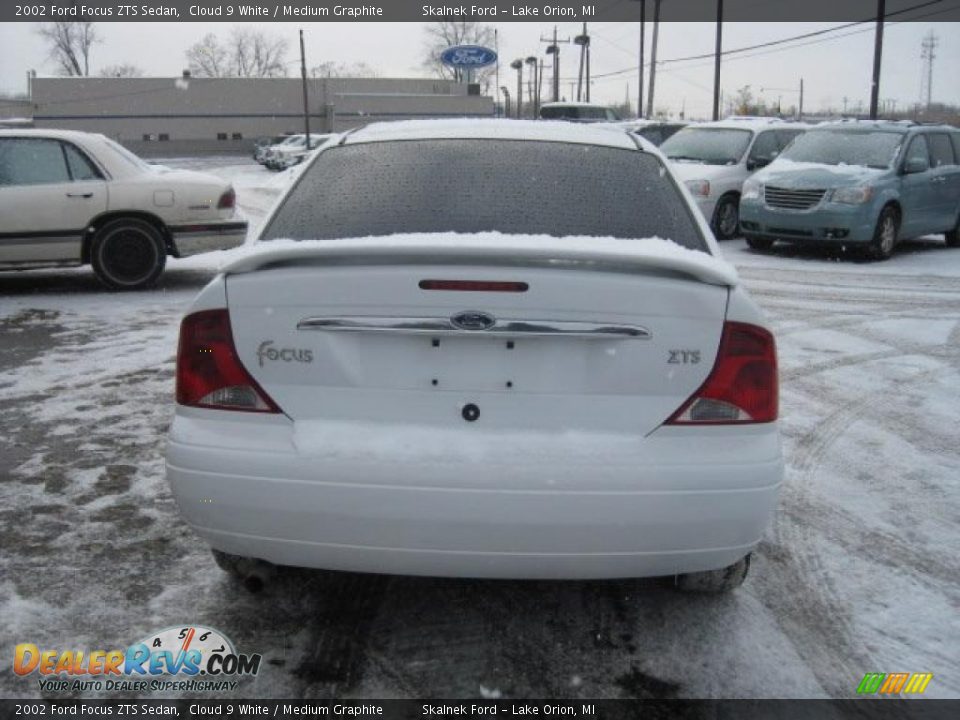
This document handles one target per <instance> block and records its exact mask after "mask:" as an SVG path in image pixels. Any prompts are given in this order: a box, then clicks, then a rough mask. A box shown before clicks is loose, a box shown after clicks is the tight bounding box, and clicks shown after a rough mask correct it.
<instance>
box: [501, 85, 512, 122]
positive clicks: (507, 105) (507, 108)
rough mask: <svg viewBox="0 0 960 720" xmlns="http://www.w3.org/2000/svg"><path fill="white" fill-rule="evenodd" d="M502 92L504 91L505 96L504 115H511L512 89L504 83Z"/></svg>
mask: <svg viewBox="0 0 960 720" xmlns="http://www.w3.org/2000/svg"><path fill="white" fill-rule="evenodd" d="M500 92H502V93H503V98H504V104H503V116H504V117H510V91H509V90H508V89H507V86H506V85H503V86H502V87H501V88H500Z"/></svg>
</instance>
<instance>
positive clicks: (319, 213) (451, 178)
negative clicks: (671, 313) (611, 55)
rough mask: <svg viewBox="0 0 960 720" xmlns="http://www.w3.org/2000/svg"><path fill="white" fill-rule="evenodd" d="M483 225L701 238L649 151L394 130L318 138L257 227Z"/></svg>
mask: <svg viewBox="0 0 960 720" xmlns="http://www.w3.org/2000/svg"><path fill="white" fill-rule="evenodd" d="M466 188H469V192H466ZM487 231H496V232H502V233H508V234H517V235H550V236H553V237H558V238H562V237H569V236H592V237H615V238H624V239H634V238H646V237H654V236H658V237H662V238H668V239H670V240H673V241H674V242H676V243H678V244H680V245H683V246H685V247H688V248H692V249H696V250H706V246H705V241H704V239H703V237H702V235H701V234H700V232H699V231H698V229H697V224H696V221H695V218H694V215H693V213H692V212H691V211H690V209H689V207H688V206H687V205H686V203H685V202H684V201H683V199H682V196H681V194H680V193H679V191H678V189H677V187H676V186H675V184H674V183H673V181H672V180H671V178H670V176H669V175H667V174H666V173H665V172H664V168H663V165H662V164H661V161H660V160H659V159H657V158H656V157H654V156H653V155H649V154H646V153H640V152H637V151H636V150H627V149H620V148H610V147H601V146H596V145H581V144H573V143H561V142H535V141H520V140H479V139H450V140H404V141H391V142H374V143H359V144H356V145H349V144H348V145H341V146H335V147H332V148H328V149H327V150H325V151H324V152H322V153H320V155H319V156H318V157H317V159H316V160H315V161H314V162H313V163H312V164H311V165H310V166H309V167H308V169H307V170H306V171H305V172H304V174H303V175H302V176H301V179H300V181H299V182H298V183H297V185H296V186H295V187H294V188H293V189H292V190H291V191H290V193H289V195H287V197H286V199H285V201H284V203H283V205H282V206H281V207H280V208H279V209H278V211H277V212H276V214H275V215H274V217H273V219H272V220H271V222H270V224H269V225H268V226H267V227H266V228H265V230H264V232H263V234H262V236H261V237H262V239H264V240H273V239H278V238H292V239H296V240H307V239H321V240H323V239H334V238H352V237H367V236H383V235H392V234H394V233H448V232H455V233H478V232H487Z"/></svg>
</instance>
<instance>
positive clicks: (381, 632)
mask: <svg viewBox="0 0 960 720" xmlns="http://www.w3.org/2000/svg"><path fill="white" fill-rule="evenodd" d="M165 162H166V163H167V164H171V165H174V164H176V165H179V166H187V167H195V168H208V169H211V170H212V171H213V172H216V173H218V174H220V175H222V176H224V177H229V178H231V179H232V180H233V182H234V183H235V184H236V187H237V190H238V201H239V204H240V207H241V208H242V209H243V210H244V212H245V213H246V214H247V215H248V216H249V217H250V219H251V221H253V222H254V223H256V222H257V221H258V220H259V219H260V218H262V217H263V215H264V213H265V212H266V211H267V210H268V208H269V206H270V204H271V203H272V202H273V200H274V199H275V198H276V196H277V194H278V192H279V191H280V189H281V187H282V183H283V182H284V180H283V179H282V178H280V176H277V175H274V174H272V173H269V172H267V171H265V170H263V169H261V168H259V167H257V166H255V165H251V164H246V163H243V162H241V161H239V160H227V161H224V160H222V159H221V160H218V161H214V162H211V161H209V160H180V161H165ZM722 249H723V252H724V254H725V256H726V259H727V260H729V261H730V262H732V263H733V264H734V265H736V266H737V268H738V269H739V272H740V274H741V277H742V278H743V279H744V281H745V283H746V284H747V286H748V287H749V289H750V291H751V292H752V294H753V296H754V298H756V299H757V301H758V302H759V303H760V304H761V306H762V307H763V308H764V309H765V310H766V312H767V313H768V314H769V315H770V317H771V318H772V320H773V322H774V325H775V327H776V330H777V337H778V342H779V352H780V360H781V368H782V398H781V416H782V427H783V433H784V441H785V450H786V457H787V463H788V470H787V482H786V485H785V489H784V493H783V499H782V503H781V507H780V510H779V513H778V515H777V518H776V521H775V523H774V525H773V527H772V528H771V529H770V531H769V532H768V534H767V537H766V539H765V540H764V541H763V543H762V545H761V546H760V548H759V551H758V552H757V553H756V555H755V558H754V564H753V568H752V571H751V576H750V577H749V578H748V580H747V583H746V585H745V586H744V587H743V588H742V589H741V590H739V591H738V592H736V593H734V594H732V595H730V596H726V597H698V596H690V595H683V594H679V593H676V592H674V591H672V590H671V589H670V588H669V587H664V586H663V585H662V584H660V583H655V582H638V583H629V582H604V583H596V582H594V583H560V582H537V583H518V582H489V581H484V582H481V581H462V580H456V581H454V580H431V579H414V578H388V577H363V576H349V575H344V576H335V577H329V576H326V575H324V574H321V573H311V572H306V571H294V570H291V571H285V572H283V573H282V574H281V575H280V576H279V577H278V578H277V579H276V580H275V581H274V583H273V584H272V585H270V586H269V587H268V589H267V590H266V591H265V593H264V594H261V595H256V596H254V595H248V594H246V593H245V592H244V591H240V590H238V589H237V588H236V587H235V586H234V585H232V584H231V583H230V582H229V581H228V580H227V578H226V576H224V575H223V574H222V573H221V572H220V571H219V570H218V569H217V568H216V566H215V565H214V563H213V561H212V559H211V557H210V554H209V552H208V550H207V549H206V547H205V546H204V545H203V543H202V542H200V541H198V540H197V538H196V537H194V535H193V534H192V533H191V531H190V530H188V529H187V528H186V526H185V525H184V524H183V523H182V522H181V521H180V519H179V516H178V515H177V511H176V507H175V505H174V503H173V501H172V499H171V496H170V492H169V489H168V488H167V485H166V482H165V480H164V477H163V462H162V452H163V444H164V433H165V429H166V427H167V425H168V423H169V421H170V417H171V412H172V405H171V402H172V376H173V356H174V352H175V347H176V334H177V325H178V322H179V318H180V315H181V313H182V311H183V309H184V308H185V306H186V305H187V304H188V303H189V302H190V300H191V299H192V297H193V296H194V295H195V294H196V292H197V291H198V289H199V288H200V287H202V285H203V284H204V283H205V282H206V280H207V279H208V278H209V277H210V276H211V275H212V274H213V272H214V270H215V268H216V267H217V265H218V264H219V263H220V262H221V260H222V257H220V256H218V255H217V254H212V255H207V256H200V257H197V258H192V259H189V260H185V261H177V260H172V261H171V262H170V263H169V265H168V270H167V272H166V274H165V276H164V278H163V281H162V282H161V284H160V286H159V287H158V288H157V289H156V290H153V291H150V292H144V293H137V294H127V295H117V294H111V293H106V292H104V291H103V290H102V289H101V287H100V286H99V285H98V283H97V282H96V280H95V279H94V278H93V276H92V273H91V272H90V271H89V269H78V270H56V271H32V272H27V273H20V274H3V275H0V333H2V334H0V338H2V343H0V408H2V420H0V547H2V548H3V551H2V553H0V648H4V649H5V650H4V651H5V652H7V653H12V648H13V646H14V645H15V644H16V643H23V642H34V643H37V644H39V645H40V646H42V647H45V648H56V649H60V650H66V649H90V650H93V649H110V648H114V647H125V646H126V645H127V644H128V643H130V642H132V641H133V640H135V639H137V638H141V637H144V636H146V635H147V634H148V633H150V632H151V631H156V630H160V629H162V628H165V627H168V626H172V625H180V624H204V625H209V626H212V627H215V628H218V629H220V630H221V631H223V632H224V633H225V634H226V635H227V636H228V637H230V638H231V639H232V640H233V641H234V643H235V644H236V645H237V647H238V649H239V650H240V651H241V652H247V653H249V652H260V653H262V654H263V655H264V664H263V666H262V669H261V672H260V675H259V676H258V677H257V678H256V679H255V680H251V681H247V682H243V683H241V686H240V689H239V690H238V691H237V693H236V694H237V695H244V696H255V695H259V696H274V697H298V696H303V697H325V696H327V697H329V696H334V695H336V696H349V697H391V696H429V697H435V698H436V697H457V696H473V697H478V696H480V695H481V694H486V695H488V696H489V695H490V694H491V693H497V692H499V693H500V694H501V695H502V697H505V698H509V697H516V696H526V697H541V698H562V697H568V698H576V697H584V698H587V697H590V698H597V697H621V696H629V697H823V696H831V697H848V696H851V695H853V694H854V693H855V689H856V686H857V684H858V683H859V682H860V680H861V678H862V677H863V675H864V673H866V672H899V671H902V672H932V673H933V674H934V679H933V681H932V682H931V683H930V685H929V688H928V690H927V695H928V696H931V697H960V655H958V653H957V648H958V647H960V625H958V623H957V622H956V617H957V607H958V606H960V584H958V582H957V578H958V577H960V560H958V553H957V549H958V548H960V502H958V498H960V487H958V483H960V444H958V442H957V430H956V427H957V424H958V420H960V251H958V250H950V249H946V248H945V247H944V246H943V242H942V240H941V239H940V238H930V239H925V240H921V241H915V242H911V243H908V244H906V245H905V246H904V247H903V248H902V249H901V250H900V251H898V252H897V254H896V255H895V256H894V258H893V259H892V260H890V261H888V262H885V263H863V262H859V261H855V260H851V259H849V258H843V257H840V256H838V255H837V254H836V253H829V252H824V251H810V250H807V251H795V250H789V249H784V250H777V251H775V252H773V253H770V254H766V255H761V254H757V253H754V252H752V251H750V250H748V249H747V248H746V246H745V244H744V243H743V242H742V241H739V240H738V241H732V242H728V243H724V244H722ZM10 667H11V665H10V661H9V656H8V660H7V661H6V662H4V663H2V664H0V668H2V669H0V692H2V694H3V695H4V696H30V695H36V694H38V688H37V685H36V679H35V678H36V675H34V676H32V677H31V678H30V679H24V678H19V677H16V676H15V675H14V674H13V673H12V672H11V670H10Z"/></svg>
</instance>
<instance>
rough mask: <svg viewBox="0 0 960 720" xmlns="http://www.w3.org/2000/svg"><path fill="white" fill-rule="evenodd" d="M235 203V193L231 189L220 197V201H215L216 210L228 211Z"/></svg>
mask: <svg viewBox="0 0 960 720" xmlns="http://www.w3.org/2000/svg"><path fill="white" fill-rule="evenodd" d="M236 203H237V193H236V191H235V190H234V189H233V188H232V187H231V188H229V189H228V190H227V191H226V192H225V193H224V194H223V195H221V196H220V200H218V201H217V209H219V210H230V209H232V208H233V207H234V205H236Z"/></svg>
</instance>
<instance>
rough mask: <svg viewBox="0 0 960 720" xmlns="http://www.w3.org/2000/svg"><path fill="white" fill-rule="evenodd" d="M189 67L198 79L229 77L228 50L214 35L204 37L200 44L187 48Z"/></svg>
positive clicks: (230, 73)
mask: <svg viewBox="0 0 960 720" xmlns="http://www.w3.org/2000/svg"><path fill="white" fill-rule="evenodd" d="M187 65H188V66H189V67H190V73H191V74H192V75H196V76H197V77H229V76H230V75H232V74H233V73H232V72H231V71H230V61H229V60H228V58H227V49H226V48H225V47H224V46H223V45H221V44H220V41H219V40H218V39H217V36H216V35H214V34H213V33H210V34H208V35H204V36H203V38H202V39H201V40H200V42H196V43H194V44H193V45H191V46H190V47H189V48H187Z"/></svg>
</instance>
